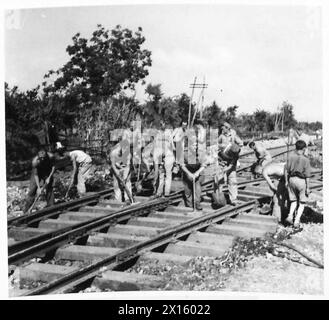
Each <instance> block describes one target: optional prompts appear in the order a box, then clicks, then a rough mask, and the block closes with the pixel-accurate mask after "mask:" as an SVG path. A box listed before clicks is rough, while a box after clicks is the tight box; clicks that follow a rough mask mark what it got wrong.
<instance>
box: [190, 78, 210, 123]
mask: <svg viewBox="0 0 329 320" xmlns="http://www.w3.org/2000/svg"><path fill="white" fill-rule="evenodd" d="M190 88H192V95H191V100H190V107H189V122H188V127H189V128H190V127H191V126H192V125H193V122H194V119H195V116H196V113H197V111H198V109H199V103H200V98H201V97H202V104H201V107H202V105H203V99H204V89H206V88H208V84H206V83H205V82H204V81H203V83H196V77H195V78H194V83H193V84H190ZM194 89H201V93H200V96H199V100H198V103H197V105H196V108H195V111H194V115H193V118H192V121H191V110H192V98H193V94H194ZM200 114H201V116H202V110H201V111H200Z"/></svg>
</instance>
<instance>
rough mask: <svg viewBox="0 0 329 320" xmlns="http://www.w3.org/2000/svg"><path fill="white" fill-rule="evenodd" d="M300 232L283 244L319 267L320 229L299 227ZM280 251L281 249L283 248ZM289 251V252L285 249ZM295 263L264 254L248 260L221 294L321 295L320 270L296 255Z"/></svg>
mask: <svg viewBox="0 0 329 320" xmlns="http://www.w3.org/2000/svg"><path fill="white" fill-rule="evenodd" d="M302 227H303V230H302V231H301V232H298V233H296V234H295V235H293V236H292V237H291V239H289V240H285V241H284V242H285V243H288V244H291V245H293V246H294V247H296V248H297V249H299V250H301V251H302V252H304V253H306V254H308V255H309V256H310V257H311V258H313V259H316V260H318V261H320V262H321V263H323V225H322V224H312V223H311V224H302ZM283 248H284V247H283ZM286 251H289V252H290V250H289V249H286ZM290 258H293V259H296V260H297V261H292V260H290V259H287V258H282V257H278V256H274V255H272V254H271V253H266V254H265V255H263V256H256V257H253V258H251V259H250V260H249V261H248V262H247V263H246V266H245V267H244V268H241V269H238V270H235V271H233V272H232V273H231V274H230V276H229V277H228V279H227V280H226V281H225V287H224V288H223V289H224V290H225V291H240V292H245V291H248V292H264V293H282V294H308V295H321V294H323V293H324V269H320V268H318V267H317V266H315V265H314V264H313V263H309V262H308V261H307V260H306V259H304V258H303V259H301V258H300V255H299V254H297V253H296V254H295V253H293V254H291V257H290Z"/></svg>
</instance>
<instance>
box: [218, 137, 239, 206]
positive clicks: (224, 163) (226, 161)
mask: <svg viewBox="0 0 329 320" xmlns="http://www.w3.org/2000/svg"><path fill="white" fill-rule="evenodd" d="M240 150H241V148H240V147H239V146H238V145H237V144H235V143H229V144H228V145H227V147H226V148H225V149H224V150H223V151H220V152H219V154H218V160H219V165H220V166H221V167H222V173H223V174H224V178H225V180H227V188H228V194H229V200H230V204H231V205H233V206H234V205H236V201H237V197H238V183H237V177H236V166H237V161H238V159H239V153H240Z"/></svg>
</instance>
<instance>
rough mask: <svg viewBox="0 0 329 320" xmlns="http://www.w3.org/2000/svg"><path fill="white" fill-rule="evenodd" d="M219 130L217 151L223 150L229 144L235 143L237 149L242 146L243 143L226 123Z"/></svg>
mask: <svg viewBox="0 0 329 320" xmlns="http://www.w3.org/2000/svg"><path fill="white" fill-rule="evenodd" d="M221 128H222V133H221V134H220V136H219V137H218V147H219V150H224V149H225V148H226V147H227V146H228V144H230V143H235V144H237V145H238V146H239V147H242V146H243V141H242V140H241V138H240V137H239V136H238V135H237V133H236V131H235V130H234V129H232V126H231V125H230V124H229V123H228V122H224V123H223V124H222V127H221Z"/></svg>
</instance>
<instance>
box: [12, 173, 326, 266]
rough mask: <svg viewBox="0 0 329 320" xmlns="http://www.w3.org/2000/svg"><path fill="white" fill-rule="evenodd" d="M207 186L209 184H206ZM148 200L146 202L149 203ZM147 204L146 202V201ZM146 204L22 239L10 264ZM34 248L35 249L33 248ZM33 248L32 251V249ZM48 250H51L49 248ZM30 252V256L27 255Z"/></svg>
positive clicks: (175, 196) (253, 181)
mask: <svg viewBox="0 0 329 320" xmlns="http://www.w3.org/2000/svg"><path fill="white" fill-rule="evenodd" d="M318 172H322V171H321V170H319V171H316V172H313V175H314V174H316V173H318ZM263 181H265V179H264V178H258V179H253V180H248V181H242V182H239V183H238V188H239V189H240V188H243V187H246V186H248V185H254V184H258V183H260V182H263ZM206 187H207V185H206ZM321 187H322V184H318V185H314V186H312V187H311V189H312V190H314V189H317V188H321ZM226 189H227V186H224V188H223V191H227V190H226ZM207 190H208V189H207V188H206V189H205V190H203V191H204V192H207ZM181 193H182V191H178V192H176V193H173V194H172V195H171V196H170V199H171V201H173V200H174V199H175V198H177V197H179V196H180V194H181ZM147 203H148V202H146V204H147ZM144 204H145V203H144ZM144 204H140V205H139V206H138V207H136V205H133V206H132V207H128V208H122V209H118V210H116V211H115V212H111V213H109V214H108V215H104V216H102V217H98V218H94V219H91V220H88V221H84V222H80V223H77V224H75V225H74V226H69V227H64V228H61V229H58V230H55V231H50V232H47V233H44V234H41V235H37V236H35V237H32V238H29V239H27V240H24V241H20V242H18V243H14V244H12V245H10V246H8V256H9V258H8V260H9V261H10V263H9V264H14V263H17V262H20V261H21V260H23V259H27V258H28V257H29V256H31V255H33V254H36V253H40V252H44V251H46V249H47V246H46V245H43V244H44V243H46V242H47V240H49V239H62V238H61V237H59V236H60V235H62V234H65V237H66V242H69V241H73V240H75V239H77V238H79V237H80V234H81V233H82V231H83V228H84V229H85V232H86V234H85V235H88V234H90V233H91V232H94V231H96V229H93V227H92V226H90V223H93V222H96V221H98V220H100V219H103V218H108V219H110V218H111V217H113V218H114V219H117V220H116V222H119V221H122V220H125V219H128V218H126V217H125V215H123V217H122V218H121V219H119V218H117V215H118V214H120V213H125V212H126V211H127V210H128V209H129V212H130V209H136V210H137V211H138V210H141V208H140V206H143V205H144ZM106 227H107V225H104V227H102V228H106ZM75 230H79V231H77V232H75ZM61 244H63V243H61ZM53 247H54V243H53ZM32 248H33V249H32ZM30 250H32V251H30ZM47 250H51V248H50V249H47ZM27 254H28V256H27Z"/></svg>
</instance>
